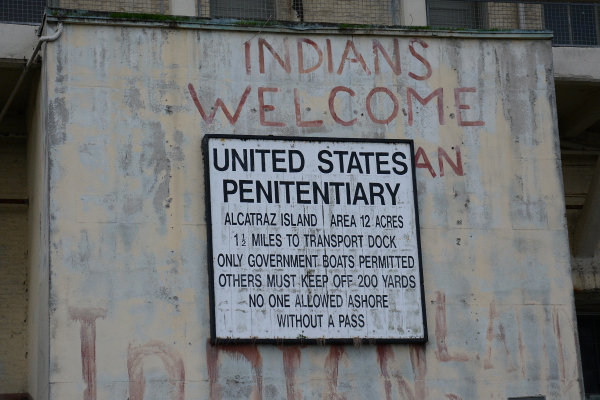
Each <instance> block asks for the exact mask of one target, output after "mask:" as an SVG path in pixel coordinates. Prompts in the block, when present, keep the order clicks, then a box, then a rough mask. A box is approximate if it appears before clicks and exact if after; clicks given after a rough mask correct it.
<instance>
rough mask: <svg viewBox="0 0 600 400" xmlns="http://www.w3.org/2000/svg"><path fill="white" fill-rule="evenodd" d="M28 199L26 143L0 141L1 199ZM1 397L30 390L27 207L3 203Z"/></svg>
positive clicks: (0, 228)
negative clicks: (28, 379) (28, 388)
mask: <svg viewBox="0 0 600 400" xmlns="http://www.w3.org/2000/svg"><path fill="white" fill-rule="evenodd" d="M24 198H27V152H26V140H25V139H24V138H21V139H7V138H0V199H24ZM0 304H2V306H1V307H0V394H1V393H23V392H25V391H26V389H27V359H26V356H27V354H26V353H27V207H26V206H24V205H9V204H5V205H2V204H0Z"/></svg>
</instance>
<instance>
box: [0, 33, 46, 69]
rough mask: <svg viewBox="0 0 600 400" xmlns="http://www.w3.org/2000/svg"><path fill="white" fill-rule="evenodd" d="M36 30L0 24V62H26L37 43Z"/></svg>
mask: <svg viewBox="0 0 600 400" xmlns="http://www.w3.org/2000/svg"><path fill="white" fill-rule="evenodd" d="M36 29H37V27H36V26H31V25H17V24H0V37H2V42H1V43H0V61H6V60H4V59H7V60H10V61H11V62H14V61H15V60H25V61H27V59H28V58H29V57H30V56H31V53H32V52H33V49H34V48H35V45H36V44H37V41H38V38H37V35H36Z"/></svg>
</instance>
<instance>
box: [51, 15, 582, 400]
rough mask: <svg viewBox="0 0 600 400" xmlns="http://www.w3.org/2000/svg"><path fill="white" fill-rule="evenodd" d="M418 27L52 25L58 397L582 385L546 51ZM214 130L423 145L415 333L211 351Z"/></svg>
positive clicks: (438, 392)
mask: <svg viewBox="0 0 600 400" xmlns="http://www.w3.org/2000/svg"><path fill="white" fill-rule="evenodd" d="M410 35H411V32H398V33H397V35H395V36H391V35H390V36H364V35H354V36H343V35H311V34H310V33H306V32H305V33H302V34H297V33H294V32H286V33H285V34H275V33H268V32H265V31H261V32H257V31H240V32H231V31H229V32H228V31H224V30H223V31H219V30H214V31H210V30H201V29H159V28H148V27H125V26H100V25H71V24H68V23H67V24H65V31H64V33H63V35H62V36H61V38H60V39H59V40H58V41H57V42H55V43H53V44H51V45H49V46H48V55H47V59H46V64H45V67H44V68H45V72H46V74H47V77H48V83H47V92H48V95H49V98H48V102H47V104H46V109H47V112H48V120H47V129H48V145H49V163H50V164H49V165H50V172H49V173H50V179H49V185H50V194H49V202H50V204H49V210H50V214H49V218H50V229H49V234H50V241H49V243H50V249H51V264H50V273H51V289H50V296H49V299H48V301H49V304H50V305H51V307H50V348H51V357H50V382H51V396H50V398H52V399H60V400H64V399H81V398H84V399H85V400H91V399H125V398H129V399H130V400H141V399H143V398H157V399H158V398H160V399H167V398H169V399H178V400H182V399H197V398H212V399H221V398H228V399H229V398H236V399H237V398H240V399H241V398H254V399H258V398H265V399H270V398H289V399H300V398H323V399H334V398H340V397H346V398H348V399H363V398H374V397H377V398H386V399H394V398H406V399H413V398H415V399H432V400H438V399H444V398H449V399H463V400H470V399H487V398H499V399H502V398H507V397H521V396H534V395H539V394H543V395H545V396H547V397H546V398H547V399H552V400H559V399H560V400H564V399H580V398H581V393H580V373H579V364H578V360H577V346H576V332H575V328H574V314H573V295H572V279H571V274H570V264H569V249H568V243H567V231H566V223H565V217H564V209H565V206H564V198H563V194H562V189H561V178H560V173H559V170H560V168H559V165H560V164H559V150H558V149H559V148H558V134H557V129H556V122H555V121H554V117H553V116H554V112H553V108H554V104H553V103H552V100H551V99H552V92H553V76H552V75H551V71H552V69H551V67H550V66H551V62H552V52H551V47H550V43H549V41H540V40H508V39H498V40H489V39H476V38H470V39H462V38H445V39H444V38H435V37H433V36H423V37H421V38H415V37H412V36H410ZM298 39H309V40H310V41H307V40H305V41H300V42H298ZM374 39H375V40H377V41H378V42H377V43H380V44H381V47H382V48H384V49H386V52H387V54H388V56H389V58H390V61H391V64H392V65H393V66H394V68H395V72H394V68H392V65H390V64H388V62H387V61H385V58H384V56H383V55H382V54H381V51H380V50H378V52H379V53H378V58H379V67H376V65H377V63H376V61H375V55H374V52H373V46H374ZM394 39H397V43H398V54H399V56H400V67H401V68H400V69H401V70H399V69H398V68H397V66H396V65H394V60H395V58H394V56H393V54H394ZM259 41H260V42H261V43H263V44H264V43H265V42H266V43H268V44H269V46H271V48H272V49H273V51H274V52H276V53H277V54H279V55H280V59H279V60H280V61H278V59H276V58H275V57H274V56H272V53H271V51H270V50H269V47H267V46H266V45H263V48H262V54H263V56H264V60H265V61H264V63H263V70H262V71H261V67H260V58H261V54H260V52H259V51H258V48H259ZM311 41H312V42H311ZM286 42H287V45H288V46H289V63H288V61H287V57H286V55H285V50H284V49H285V46H286ZM298 43H300V46H301V48H302V51H303V57H304V59H303V61H304V64H303V67H302V68H304V70H307V69H310V68H311V67H313V66H315V65H318V67H316V68H315V69H314V71H312V72H306V73H301V67H299V64H298V50H297V49H298ZM311 43H314V46H313V44H311ZM328 43H330V44H331V60H333V63H330V61H329V58H330V57H329V55H328V54H329V52H328V50H327V49H328V46H329V45H328ZM375 45H376V47H377V44H375ZM246 46H249V52H248V59H246V57H245V54H246V53H245V49H246ZM317 48H318V50H320V51H321V53H319V51H318V50H317ZM411 48H412V50H411ZM344 53H346V54H345V55H344ZM319 54H321V56H319ZM321 57H323V58H322V60H321ZM246 60H248V61H246ZM319 60H321V61H319ZM330 65H331V68H330V67H329V66H330ZM286 70H287V71H289V72H286ZM340 87H344V88H341V89H340ZM261 88H262V89H261ZM334 88H338V89H336V91H335V93H333V94H332V91H334ZM375 88H383V89H376V90H375V91H374V92H373V90H374V89H375ZM440 88H441V90H438V89H440ZM471 88H473V89H471ZM294 89H297V90H294ZM384 89H385V90H384ZM386 90H387V91H386ZM436 90H437V92H436ZM245 93H246V94H245ZM370 93H371V95H370V96H369V94H370ZM415 93H416V94H418V95H419V96H420V97H419V98H426V97H427V95H429V94H432V93H434V94H435V93H438V94H439V97H435V95H433V96H432V97H431V99H430V100H431V101H430V102H429V103H428V104H427V105H425V106H423V105H421V103H420V101H419V100H418V99H417V97H415ZM367 97H369V98H370V102H369V103H368V104H369V106H367ZM217 98H219V99H221V101H222V103H223V104H225V105H226V107H227V109H228V110H229V114H228V115H226V114H225V113H224V112H223V110H222V108H219V107H217V106H216V103H215V102H216V99H217ZM409 98H410V99H411V105H412V109H411V105H409V104H408V99H409ZM330 99H331V100H330ZM393 99H396V101H397V103H396V104H395V103H394V101H393ZM438 99H441V100H442V102H441V103H438ZM423 102H425V101H424V100H423ZM438 104H439V105H440V108H439V113H438V110H437V105H438ZM467 107H469V108H467ZM236 109H238V113H236V112H235V110H236ZM200 110H202V113H204V116H203V115H202V113H201V112H200ZM332 114H335V117H334V116H333V115H332ZM409 119H412V121H409ZM307 121H309V122H311V123H308V124H307V123H306V122H307ZM318 121H320V122H318ZM353 121H355V122H353ZM411 122H412V123H411ZM207 133H221V134H227V133H235V134H261V135H268V134H273V135H289V136H294V135H297V136H328V137H353V138H383V137H386V138H410V139H414V140H415V142H416V147H417V154H416V159H417V181H418V197H419V208H420V220H421V238H422V248H423V265H424V281H425V299H426V306H427V317H428V329H429V342H428V343H427V345H383V344H380V345H363V346H361V347H354V346H328V345H325V346H318V345H317V346H308V347H304V346H285V347H278V346H273V345H260V346H256V345H239V346H226V345H220V346H211V345H210V344H208V342H207V341H208V338H209V301H208V290H207V288H208V277H207V269H206V268H207V261H206V247H207V237H206V225H205V219H204V212H205V208H204V201H205V199H204V181H203V179H204V175H203V173H204V172H203V167H202V165H203V164H202V154H201V140H202V137H203V135H204V134H207ZM40 301H43V299H40ZM84 371H87V372H86V373H85V374H84V373H83V372H84ZM89 371H95V372H96V373H95V374H92V373H90V372H89ZM144 395H145V396H146V397H144Z"/></svg>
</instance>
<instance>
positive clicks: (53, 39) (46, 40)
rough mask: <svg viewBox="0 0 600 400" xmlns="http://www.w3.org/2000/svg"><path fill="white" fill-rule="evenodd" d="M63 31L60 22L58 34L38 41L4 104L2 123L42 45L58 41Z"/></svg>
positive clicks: (1, 116) (0, 119)
mask: <svg viewBox="0 0 600 400" xmlns="http://www.w3.org/2000/svg"><path fill="white" fill-rule="evenodd" d="M62 31H63V25H62V23H61V22H59V23H58V26H57V29H56V32H54V34H52V35H49V36H42V37H40V40H38V42H37V44H36V46H35V49H34V50H33V53H32V54H31V57H29V60H28V61H27V64H25V67H24V68H23V72H21V76H19V79H18V80H17V84H16V85H15V87H14V89H13V91H12V92H11V94H10V96H9V97H8V100H7V101H6V104H4V108H3V109H2V112H0V122H2V119H3V118H4V115H5V114H6V112H7V111H8V107H10V105H11V104H12V102H13V100H14V98H15V96H16V95H17V92H18V91H19V88H20V87H21V84H22V83H23V80H24V79H25V75H27V71H29V68H30V67H31V64H33V60H35V57H36V56H37V53H38V51H40V49H41V48H42V44H43V43H44V42H54V41H55V40H56V39H58V38H59V37H60V34H61V33H62Z"/></svg>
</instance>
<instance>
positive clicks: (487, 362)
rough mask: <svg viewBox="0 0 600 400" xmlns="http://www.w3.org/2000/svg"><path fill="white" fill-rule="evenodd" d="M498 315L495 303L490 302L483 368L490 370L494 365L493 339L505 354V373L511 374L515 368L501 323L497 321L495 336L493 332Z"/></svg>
mask: <svg viewBox="0 0 600 400" xmlns="http://www.w3.org/2000/svg"><path fill="white" fill-rule="evenodd" d="M499 316H500V315H499V313H498V311H497V310H496V302H495V301H492V303H491V304H490V317H489V322H488V328H487V333H486V335H485V338H486V340H487V351H486V355H485V358H484V360H483V368H484V369H490V368H494V364H492V349H493V344H494V339H497V340H499V341H500V342H501V343H502V345H503V347H504V352H505V354H506V358H507V360H508V368H507V369H506V372H513V371H515V370H516V369H517V367H516V366H515V365H514V363H513V362H512V359H511V354H510V350H509V348H508V343H507V341H506V332H505V330H504V325H502V323H501V322H499V321H498V324H497V325H498V334H496V333H495V332H496V330H495V326H496V323H495V322H496V320H497V319H498V318H499Z"/></svg>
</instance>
